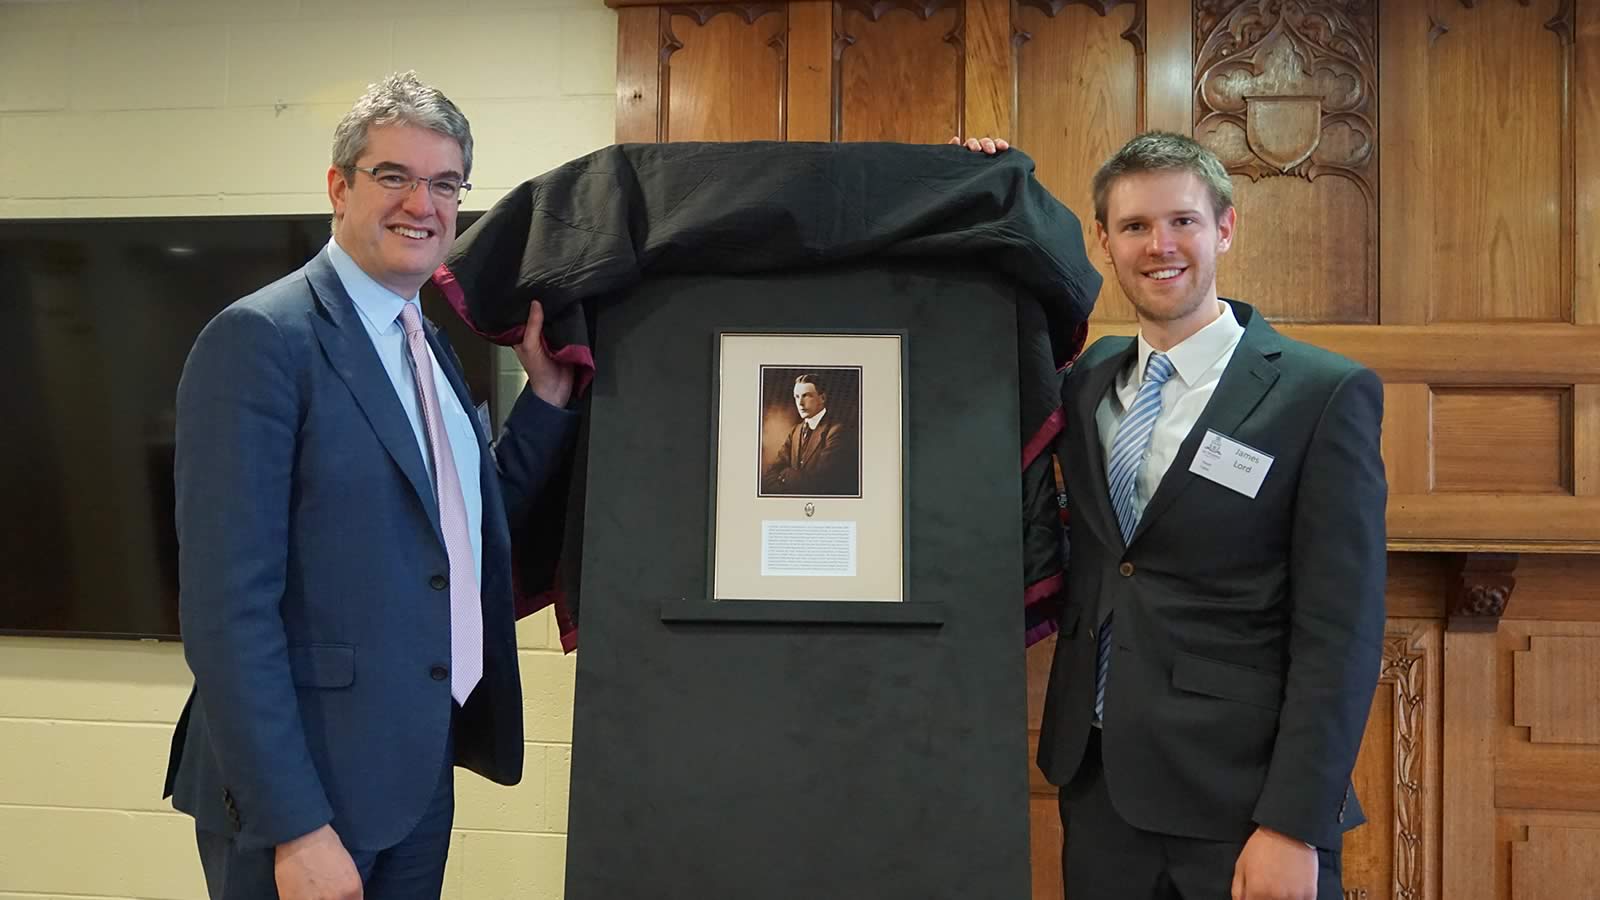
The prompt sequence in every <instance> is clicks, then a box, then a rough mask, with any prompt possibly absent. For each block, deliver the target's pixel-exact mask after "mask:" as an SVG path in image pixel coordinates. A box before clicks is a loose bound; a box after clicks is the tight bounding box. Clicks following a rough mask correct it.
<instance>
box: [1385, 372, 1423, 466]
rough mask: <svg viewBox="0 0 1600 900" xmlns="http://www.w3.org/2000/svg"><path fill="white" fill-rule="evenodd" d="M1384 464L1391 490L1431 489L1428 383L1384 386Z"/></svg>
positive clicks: (1389, 384) (1391, 383) (1392, 383)
mask: <svg viewBox="0 0 1600 900" xmlns="http://www.w3.org/2000/svg"><path fill="white" fill-rule="evenodd" d="M1383 466H1384V469H1385V473H1386V474H1387V476H1388V480H1389V493H1391V494H1426V493H1428V492H1429V491H1431V490H1433V391H1431V390H1430V389H1429V388H1428V386H1427V385H1425V384H1398V383H1394V382H1390V383H1387V384H1385V385H1384V386H1383Z"/></svg>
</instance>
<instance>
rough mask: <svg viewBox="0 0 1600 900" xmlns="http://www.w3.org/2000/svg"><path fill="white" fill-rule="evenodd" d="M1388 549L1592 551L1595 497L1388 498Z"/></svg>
mask: <svg viewBox="0 0 1600 900" xmlns="http://www.w3.org/2000/svg"><path fill="white" fill-rule="evenodd" d="M1388 526H1389V549H1391V550H1436V551H1438V550H1460V551H1466V550H1482V551H1494V550H1499V551H1504V552H1519V553H1592V552H1594V550H1595V548H1596V547H1597V546H1600V498H1596V497H1567V496H1562V495H1556V494H1534V495H1526V494H1433V495H1429V496H1424V497H1419V496H1416V495H1409V496H1408V495H1400V494H1397V495H1394V496H1391V497H1390V498H1389V515H1388Z"/></svg>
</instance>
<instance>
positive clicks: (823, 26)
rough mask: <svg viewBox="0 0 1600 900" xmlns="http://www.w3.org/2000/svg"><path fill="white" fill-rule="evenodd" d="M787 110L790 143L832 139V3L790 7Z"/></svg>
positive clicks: (796, 1)
mask: <svg viewBox="0 0 1600 900" xmlns="http://www.w3.org/2000/svg"><path fill="white" fill-rule="evenodd" d="M788 90H789V93H788V97H787V98H786V102H785V108H786V112H787V119H788V134H787V135H786V138H787V139H788V140H791V141H826V140H829V139H830V138H831V137H832V136H833V3H832V2H831V0H791V2H790V3H789V80H788Z"/></svg>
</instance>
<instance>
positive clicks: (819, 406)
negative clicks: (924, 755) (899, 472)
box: [761, 374, 861, 497]
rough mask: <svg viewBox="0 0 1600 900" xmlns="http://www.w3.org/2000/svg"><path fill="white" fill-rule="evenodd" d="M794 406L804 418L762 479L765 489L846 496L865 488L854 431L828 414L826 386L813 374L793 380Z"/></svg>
mask: <svg viewBox="0 0 1600 900" xmlns="http://www.w3.org/2000/svg"><path fill="white" fill-rule="evenodd" d="M794 406H795V410H796V411H798V412H799V413H800V421H799V422H798V423H796V424H795V426H794V427H793V428H791V429H790V430H789V435H788V437H786V438H784V440H783V446H782V447H781V448H779V450H778V458H777V459H776V460H775V461H773V463H772V464H771V465H770V466H768V467H767V471H766V473H765V474H764V475H763V476H762V479H761V493H763V494H786V495H799V496H816V495H822V496H846V497H853V496H855V495H857V494H859V493H861V473H860V461H859V453H858V452H857V449H856V438H855V430H854V429H853V428H851V427H850V424H849V423H848V422H841V421H839V418H838V417H837V416H834V417H833V418H828V389H827V386H826V384H824V383H823V381H822V379H821V378H820V377H819V376H817V375H813V374H807V375H801V376H799V377H798V378H796V379H795V381H794Z"/></svg>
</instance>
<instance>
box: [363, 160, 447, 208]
mask: <svg viewBox="0 0 1600 900" xmlns="http://www.w3.org/2000/svg"><path fill="white" fill-rule="evenodd" d="M350 168H351V169H354V170H355V171H357V172H365V173H367V174H368V175H371V176H372V180H373V181H376V182H377V183H378V187H381V188H383V189H384V190H386V191H389V192H391V193H398V192H400V191H405V192H407V193H410V192H411V191H414V190H416V189H417V184H418V183H419V182H423V181H426V182H427V183H428V193H430V194H432V195H433V199H434V202H436V203H460V202H461V201H462V200H465V199H466V197H467V191H470V190H472V185H470V184H468V183H466V182H465V181H461V180H459V179H457V178H453V177H451V176H449V175H440V176H438V177H436V178H429V177H428V176H426V175H413V174H411V173H410V172H407V171H406V170H404V169H391V168H385V167H383V166H368V167H366V168H362V167H361V166H351V167H350Z"/></svg>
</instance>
